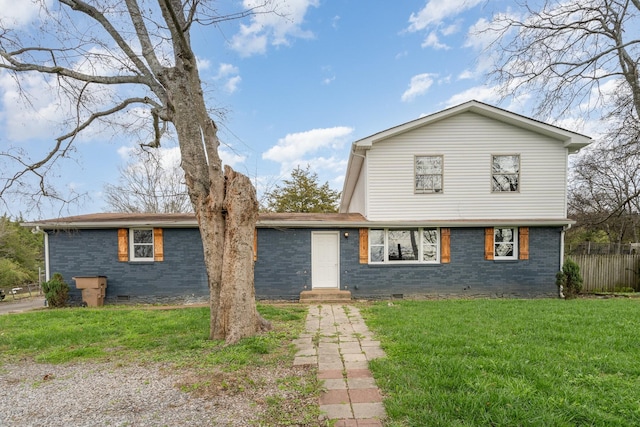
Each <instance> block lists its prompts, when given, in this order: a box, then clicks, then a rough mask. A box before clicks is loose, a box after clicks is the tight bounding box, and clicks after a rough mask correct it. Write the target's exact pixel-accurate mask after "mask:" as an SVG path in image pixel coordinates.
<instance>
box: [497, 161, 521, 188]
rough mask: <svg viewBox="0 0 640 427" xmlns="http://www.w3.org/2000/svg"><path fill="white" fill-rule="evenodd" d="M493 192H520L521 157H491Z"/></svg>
mask: <svg viewBox="0 0 640 427" xmlns="http://www.w3.org/2000/svg"><path fill="white" fill-rule="evenodd" d="M491 191H492V192H494V193H502V192H517V191H520V155H519V154H510V155H494V156H491Z"/></svg>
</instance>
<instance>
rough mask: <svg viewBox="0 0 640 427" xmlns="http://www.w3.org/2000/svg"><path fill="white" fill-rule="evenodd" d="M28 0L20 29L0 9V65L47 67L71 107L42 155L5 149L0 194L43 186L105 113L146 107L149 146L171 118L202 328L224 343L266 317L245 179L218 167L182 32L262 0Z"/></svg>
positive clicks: (18, 70) (252, 198)
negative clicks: (200, 261) (27, 19)
mask: <svg viewBox="0 0 640 427" xmlns="http://www.w3.org/2000/svg"><path fill="white" fill-rule="evenodd" d="M34 1H35V2H37V3H38V4H39V5H40V8H41V12H40V20H39V21H38V22H37V23H36V24H35V25H32V26H30V27H29V28H28V31H27V30H23V29H21V28H17V27H16V28H11V27H9V24H8V23H6V22H4V21H3V26H4V27H5V28H1V29H0V58H1V60H0V68H3V69H4V70H5V72H9V73H12V75H13V77H14V78H15V80H16V81H17V82H18V83H20V82H21V81H22V79H25V78H28V77H29V76H30V75H32V73H38V74H39V75H48V76H52V77H53V79H52V80H53V83H52V84H54V86H55V88H56V90H58V92H59V94H60V96H66V97H69V98H71V99H73V104H72V106H73V108H72V109H71V110H70V115H71V116H70V117H69V121H68V125H69V126H68V129H67V130H66V131H65V132H64V133H63V134H62V135H60V136H58V137H57V138H55V141H54V144H53V146H52V147H51V149H50V150H49V151H48V152H47V153H46V155H44V156H43V157H42V158H40V159H36V160H33V161H25V160H24V159H23V158H21V157H20V156H18V155H15V154H14V153H4V154H5V156H7V157H8V158H11V159H13V160H15V161H17V162H18V163H19V164H20V166H21V167H20V168H19V170H18V172H16V173H15V174H14V175H12V176H11V177H9V178H8V179H6V180H5V181H4V182H3V185H2V186H0V197H1V196H3V195H5V194H8V192H9V191H11V189H12V187H14V186H17V185H19V183H20V182H21V180H23V179H26V178H27V177H28V176H29V175H31V176H34V177H35V178H36V180H37V182H38V183H39V188H40V190H41V191H42V192H46V191H47V188H48V187H47V183H46V182H47V181H46V171H47V168H48V165H50V164H51V162H56V161H58V160H59V159H61V158H64V157H65V156H67V155H68V153H69V151H70V150H71V149H72V148H73V144H74V141H76V139H77V138H78V136H79V135H80V133H81V132H82V131H85V130H86V129H88V128H89V127H91V126H92V125H96V124H98V123H100V122H102V123H104V122H106V121H108V120H111V119H110V117H114V116H117V115H118V114H120V115H123V113H131V114H133V111H134V110H135V112H136V114H137V116H138V117H143V118H145V117H146V118H147V119H148V122H149V125H150V128H151V129H152V130H153V131H152V136H151V138H150V140H149V141H148V144H147V145H148V146H150V147H159V146H160V143H161V140H162V136H163V132H164V130H165V129H166V127H167V126H172V128H173V130H174V131H175V134H176V135H177V139H178V143H179V146H180V153H181V158H182V168H183V170H184V175H185V182H186V185H187V188H188V191H189V197H190V199H191V203H192V205H193V209H194V211H195V214H196V217H197V220H198V224H199V228H200V234H201V237H202V244H203V249H204V258H205V264H206V270H207V275H208V282H209V290H210V306H211V322H210V326H211V329H210V337H211V338H212V339H224V340H226V342H227V343H233V342H236V341H237V340H239V339H241V338H243V337H246V336H250V335H253V334H255V333H257V332H258V331H260V330H263V329H266V328H268V326H269V325H268V323H267V322H265V321H264V320H263V319H262V318H261V317H260V315H259V314H258V312H257V310H256V303H255V297H254V287H253V264H252V259H253V258H252V243H253V230H254V226H255V221H256V217H257V209H258V204H257V201H256V194H255V189H254V188H253V186H252V185H251V182H250V181H249V179H248V178H247V177H245V176H244V175H241V174H238V173H236V172H234V171H232V170H231V169H230V168H226V170H223V168H222V162H221V160H220V156H219V155H218V146H219V140H218V135H217V131H218V128H217V126H216V123H215V122H214V120H213V119H212V118H211V116H210V114H209V111H208V109H207V105H206V103H205V98H204V95H203V90H202V84H201V80H200V75H199V71H198V64H197V58H196V55H195V53H194V50H193V47H192V44H191V36H190V33H191V31H192V30H193V28H194V26H196V25H197V24H207V25H217V24H219V23H220V22H222V21H226V20H230V19H239V18H242V17H245V16H249V15H251V14H254V13H258V12H259V13H263V12H267V9H266V7H269V4H267V3H268V0H267V1H266V2H265V3H264V4H261V5H260V9H251V10H240V11H238V12H237V13H226V14H221V13H220V12H219V9H218V8H219V7H221V5H220V4H219V3H218V2H214V1H212V0H211V1H209V0H57V1H56V0H34ZM38 32H39V33H38ZM105 97H108V100H109V102H107V101H106V100H105ZM140 111H146V114H141V113H140ZM114 120H115V119H114Z"/></svg>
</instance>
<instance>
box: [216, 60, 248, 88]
mask: <svg viewBox="0 0 640 427" xmlns="http://www.w3.org/2000/svg"><path fill="white" fill-rule="evenodd" d="M239 73H240V70H239V69H238V67H236V66H235V65H232V64H226V63H224V62H223V63H221V64H220V66H219V67H218V74H216V75H215V76H214V77H213V79H214V80H220V81H222V82H223V83H222V87H223V88H224V90H225V91H227V92H228V93H234V92H235V91H236V90H238V85H239V84H240V82H241V81H242V77H240V76H239V75H238V74H239Z"/></svg>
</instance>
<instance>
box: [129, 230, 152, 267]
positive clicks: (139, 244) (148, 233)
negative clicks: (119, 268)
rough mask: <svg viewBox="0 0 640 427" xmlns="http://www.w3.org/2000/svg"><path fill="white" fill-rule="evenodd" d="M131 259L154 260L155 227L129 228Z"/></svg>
mask: <svg viewBox="0 0 640 427" xmlns="http://www.w3.org/2000/svg"><path fill="white" fill-rule="evenodd" d="M129 243H130V245H131V250H130V254H131V261H153V260H154V257H153V228H132V229H130V230H129Z"/></svg>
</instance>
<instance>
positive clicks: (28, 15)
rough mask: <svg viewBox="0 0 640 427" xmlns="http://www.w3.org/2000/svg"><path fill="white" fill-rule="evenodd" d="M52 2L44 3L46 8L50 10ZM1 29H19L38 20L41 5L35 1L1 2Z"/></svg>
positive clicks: (9, 0) (14, 0)
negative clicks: (35, 19)
mask: <svg viewBox="0 0 640 427" xmlns="http://www.w3.org/2000/svg"><path fill="white" fill-rule="evenodd" d="M51 2H52V0H46V1H45V2H44V5H43V6H44V8H46V9H49V7H50V6H51ZM0 10H1V11H2V15H1V16H0V27H2V28H14V29H15V28H17V27H21V26H23V25H27V24H28V23H29V22H31V20H33V19H34V18H36V17H37V16H38V14H39V13H40V10H41V4H40V3H39V2H34V1H25V0H20V1H16V0H0Z"/></svg>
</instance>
